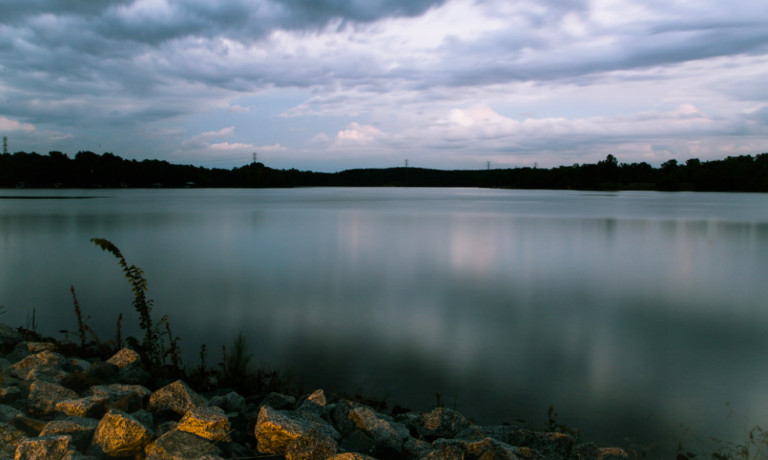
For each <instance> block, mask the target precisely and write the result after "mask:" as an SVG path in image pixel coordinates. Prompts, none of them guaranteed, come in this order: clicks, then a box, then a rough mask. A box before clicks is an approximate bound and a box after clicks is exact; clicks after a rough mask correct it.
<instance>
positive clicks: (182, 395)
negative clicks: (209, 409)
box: [149, 380, 208, 415]
mask: <svg viewBox="0 0 768 460" xmlns="http://www.w3.org/2000/svg"><path fill="white" fill-rule="evenodd" d="M207 405H208V403H207V401H206V400H205V398H203V397H202V396H200V395H199V394H197V393H195V392H194V391H193V390H192V389H191V388H189V386H187V384H186V383H184V382H183V381H181V380H177V381H175V382H173V383H169V384H168V385H166V386H164V387H163V388H160V389H159V390H157V391H155V392H154V393H152V395H151V396H150V397H149V410H150V411H152V412H157V413H160V414H169V413H173V414H178V415H184V414H185V413H186V412H187V411H188V410H190V409H192V408H194V407H198V406H207Z"/></svg>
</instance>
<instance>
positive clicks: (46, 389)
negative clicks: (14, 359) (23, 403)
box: [28, 380, 77, 415]
mask: <svg viewBox="0 0 768 460" xmlns="http://www.w3.org/2000/svg"><path fill="white" fill-rule="evenodd" d="M75 398H77V393H75V392H74V391H72V390H70V389H68V388H64V387H63V386H61V385H58V384H56V383H50V382H45V381H41V380H38V381H34V382H32V385H31V386H30V387H29V397H28V402H29V408H30V410H31V411H33V412H34V413H37V414H40V415H45V414H52V413H53V412H54V411H55V410H56V402H57V401H61V400H64V399H75Z"/></svg>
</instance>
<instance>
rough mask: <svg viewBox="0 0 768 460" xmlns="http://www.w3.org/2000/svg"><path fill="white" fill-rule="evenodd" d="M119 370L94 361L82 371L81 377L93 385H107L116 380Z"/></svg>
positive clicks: (113, 366)
mask: <svg viewBox="0 0 768 460" xmlns="http://www.w3.org/2000/svg"><path fill="white" fill-rule="evenodd" d="M119 370H120V368H118V367H117V366H115V365H114V364H109V363H105V362H104V361H94V362H92V363H91V365H90V366H88V369H86V370H85V371H83V376H84V377H86V378H87V379H88V380H90V381H93V382H94V383H95V384H105V383H109V382H111V381H113V380H115V379H116V378H117V375H118V371H119Z"/></svg>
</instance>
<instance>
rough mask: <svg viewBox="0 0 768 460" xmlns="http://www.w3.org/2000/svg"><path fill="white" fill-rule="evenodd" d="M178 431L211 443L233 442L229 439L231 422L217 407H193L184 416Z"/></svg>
mask: <svg viewBox="0 0 768 460" xmlns="http://www.w3.org/2000/svg"><path fill="white" fill-rule="evenodd" d="M176 429H177V430H179V431H186V432H187V433H192V434H194V435H197V436H200V437H201V438H204V439H207V440H209V441H223V442H231V441H232V439H231V438H230V437H229V432H230V427H229V420H228V419H227V416H226V415H225V414H224V411H223V410H222V409H221V408H219V407H216V406H212V407H206V406H200V407H193V408H192V409H190V410H188V411H187V413H186V414H184V416H183V417H182V418H181V420H180V421H179V424H178V426H177V427H176Z"/></svg>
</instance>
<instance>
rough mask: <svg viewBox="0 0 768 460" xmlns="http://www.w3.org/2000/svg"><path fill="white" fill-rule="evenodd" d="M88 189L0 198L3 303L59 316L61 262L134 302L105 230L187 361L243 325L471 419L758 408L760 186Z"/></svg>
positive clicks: (713, 423)
mask: <svg viewBox="0 0 768 460" xmlns="http://www.w3.org/2000/svg"><path fill="white" fill-rule="evenodd" d="M25 192H26V194H29V193H32V192H34V191H32V192H30V191H25ZM0 193H2V194H4V195H12V194H13V193H14V191H3V192H0ZM46 193H51V192H50V191H47V192H46ZM56 193H61V194H67V193H68V192H66V191H61V192H56ZM87 193H88V192H83V191H79V192H78V193H76V194H75V195H78V196H82V195H85V194H87ZM99 196H101V197H100V198H94V199H91V200H44V199H40V200H13V199H5V200H0V211H1V212H0V257H1V259H0V260H2V262H1V263H0V303H2V304H5V305H6V306H8V310H9V311H8V314H7V315H6V316H4V317H3V318H2V319H3V320H4V321H7V322H10V323H12V324H13V323H15V324H23V323H24V318H25V315H26V313H27V312H28V311H30V310H31V309H32V308H36V310H37V312H38V318H40V320H39V322H40V326H41V327H42V328H46V329H48V330H49V332H51V333H54V332H55V331H56V330H58V329H61V324H71V323H73V321H74V316H73V315H72V313H71V312H70V311H69V305H70V299H69V291H68V287H69V285H70V284H74V285H75V286H76V288H77V290H78V297H79V298H80V302H81V305H82V306H83V309H84V310H85V311H87V312H89V313H90V314H91V317H92V318H91V322H92V325H93V326H95V327H96V328H97V329H98V330H100V331H105V332H104V334H105V335H109V334H110V333H111V332H109V331H112V329H113V328H114V320H115V318H116V315H117V312H119V311H120V312H123V313H124V314H126V318H128V317H130V315H129V313H130V314H133V312H132V311H131V310H130V292H129V290H128V287H127V285H126V284H125V282H124V280H123V279H122V276H121V273H120V271H119V268H118V267H117V265H116V264H115V262H114V260H112V258H110V257H108V256H106V255H104V254H103V253H101V251H99V250H98V249H96V248H95V247H94V246H92V245H91V244H90V243H89V241H88V240H89V239H90V238H92V237H105V238H108V239H110V240H112V241H113V242H115V243H116V244H117V245H118V246H119V247H120V248H121V249H122V251H123V253H124V254H125V255H126V257H127V258H128V261H129V263H135V264H136V265H138V266H140V267H142V268H143V269H145V272H146V276H147V278H148V279H149V281H150V295H151V297H152V298H154V299H155V302H156V303H155V305H156V307H155V309H156V313H157V314H158V315H160V314H163V313H168V314H169V316H170V318H171V325H172V326H173V328H174V332H175V333H176V334H177V335H179V336H181V337H182V338H183V342H182V344H183V345H184V346H185V347H186V349H187V355H186V357H187V363H188V364H189V365H194V364H196V361H195V359H196V356H197V355H196V351H197V347H198V346H199V344H201V343H206V344H207V345H208V349H209V350H216V349H218V348H219V346H220V345H221V344H222V343H223V342H226V343H228V342H229V341H231V339H232V338H233V337H235V335H236V334H237V332H238V331H240V330H242V331H243V332H245V333H246V336H247V337H248V342H249V345H250V347H251V349H252V351H253V352H254V355H255V357H256V361H259V362H262V363H271V364H272V365H274V366H278V367H285V368H290V369H292V370H293V371H294V372H295V373H296V374H297V376H298V377H299V378H301V379H303V380H304V381H305V382H306V383H307V385H310V386H316V387H325V388H328V389H338V390H357V389H362V390H363V391H364V392H366V393H370V394H374V395H385V396H388V397H389V398H390V401H391V402H393V403H400V404H403V405H408V406H411V407H413V408H416V409H420V408H424V406H425V405H428V404H430V403H431V402H432V401H434V393H435V391H440V392H441V393H442V394H443V399H444V400H446V401H451V402H453V400H454V399H455V403H456V406H457V407H458V408H459V409H460V410H462V411H463V412H465V413H466V414H467V415H470V416H472V417H474V418H475V419H477V420H478V421H481V422H483V423H498V422H503V421H510V422H512V421H515V420H516V419H520V418H523V419H526V420H529V421H533V422H539V423H543V420H544V418H545V415H546V408H547V407H549V405H551V404H554V405H555V407H556V409H557V412H558V413H559V414H560V420H561V421H564V422H566V423H569V424H572V425H575V426H578V427H579V428H581V429H582V432H583V433H584V434H585V436H586V437H588V438H592V439H597V440H602V441H605V442H614V443H615V442H619V441H621V440H622V439H624V438H631V439H635V440H638V441H645V442H649V441H651V440H654V441H660V442H668V443H674V442H675V441H676V440H677V438H676V436H677V434H679V433H680V429H679V426H680V424H684V425H685V426H686V427H688V428H690V429H692V430H694V431H697V432H699V433H702V435H703V436H706V435H707V434H709V433H714V434H717V435H718V436H720V437H727V436H731V435H742V434H743V431H742V427H741V425H740V424H738V423H732V424H729V423H728V420H727V415H728V411H729V408H728V407H727V406H726V403H729V404H730V407H732V408H734V409H735V410H737V411H744V410H747V411H749V416H750V418H751V420H752V421H754V422H760V421H762V422H763V425H764V426H765V425H768V416H766V414H765V413H763V412H761V411H760V409H759V408H762V407H765V402H766V401H765V397H764V396H763V395H764V394H765V391H764V388H765V385H766V383H768V366H765V365H763V361H764V355H765V353H764V350H766V349H768V334H766V332H768V310H767V309H766V308H765V300H764V299H766V298H768V287H767V286H768V283H765V282H764V280H765V279H766V275H768V264H767V263H766V261H767V260H768V206H767V205H768V196H765V195H750V194H693V193H674V194H672V193H647V192H642V193H641V192H622V193H616V194H599V193H598V194H594V193H579V192H563V191H500V190H465V189H449V190H445V189H442V190H440V189H295V190H176V191H168V190H162V191H154V190H153V191H136V190H128V191H109V192H107V193H105V192H104V191H99ZM129 322H130V320H128V319H127V320H126V321H124V324H126V323H129ZM134 327H135V326H134ZM133 332H134V333H136V332H137V331H135V330H134V331H133Z"/></svg>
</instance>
